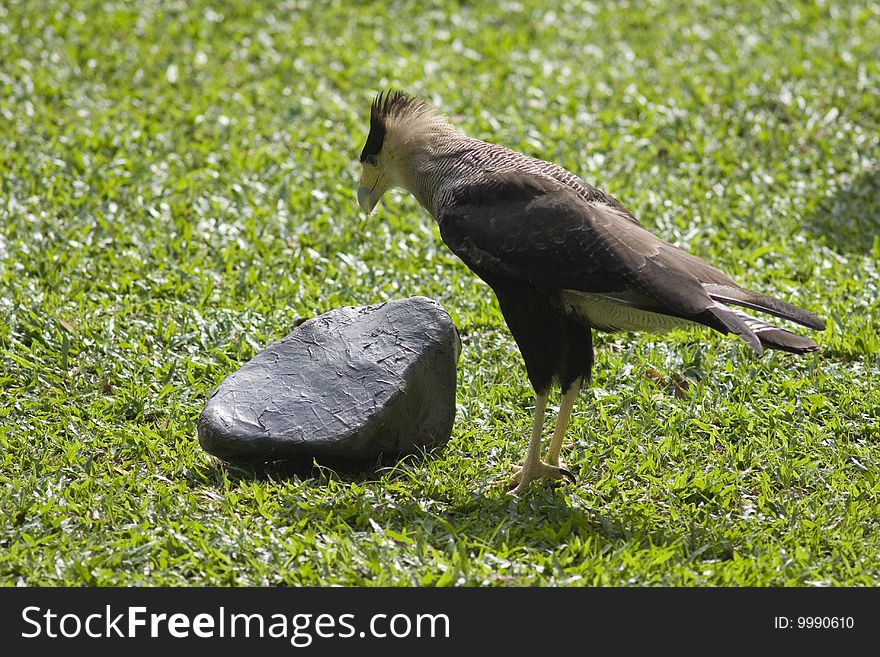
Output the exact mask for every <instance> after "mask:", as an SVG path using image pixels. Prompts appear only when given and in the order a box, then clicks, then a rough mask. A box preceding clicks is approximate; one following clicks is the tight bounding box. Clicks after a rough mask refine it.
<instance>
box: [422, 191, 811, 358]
mask: <svg viewBox="0 0 880 657" xmlns="http://www.w3.org/2000/svg"><path fill="white" fill-rule="evenodd" d="M448 198H450V199H451V200H450V202H448V203H446V204H445V206H444V207H443V208H442V209H441V210H440V212H439V216H438V217H437V220H438V223H439V225H440V234H441V236H442V237H443V241H444V242H446V244H447V245H448V246H449V248H450V249H452V251H453V252H454V253H455V254H456V255H458V256H459V257H460V258H461V259H462V260H463V261H464V262H465V263H466V264H467V265H468V266H469V267H470V268H471V269H472V270H474V272H476V273H477V274H478V275H480V276H481V277H483V278H485V279H487V280H488V279H491V278H492V277H504V278H513V279H517V280H522V281H527V282H530V283H532V284H535V285H539V286H543V287H547V288H549V289H555V290H560V291H567V292H571V291H574V292H581V293H587V296H591V295H597V294H598V295H601V298H603V299H605V300H612V301H615V300H616V302H617V303H619V304H621V305H622V306H627V307H629V308H630V312H629V313H628V314H627V315H626V316H624V315H621V317H620V318H618V319H617V320H616V321H618V322H624V321H625V320H626V319H627V318H628V317H630V316H633V312H632V311H633V310H638V311H646V312H647V313H658V314H661V315H668V316H671V317H675V318H680V319H685V320H691V321H696V322H700V323H703V324H706V325H708V326H711V327H713V328H715V329H717V330H719V331H721V332H724V333H733V334H735V335H737V336H739V337H740V338H742V339H743V340H744V341H746V342H747V343H748V344H749V345H750V346H751V347H752V348H753V349H754V350H755V351H757V352H758V353H761V351H762V350H763V347H762V345H766V346H770V347H774V348H777V349H786V350H788V351H797V352H804V351H812V350H814V349H816V348H818V347H817V346H816V344H815V343H814V342H812V341H811V340H809V339H808V338H805V337H802V336H798V335H796V334H794V333H790V332H788V331H785V330H784V329H777V328H775V327H772V326H771V325H769V324H765V323H763V322H761V321H760V320H756V319H755V318H753V317H751V316H749V315H747V314H745V313H743V312H740V311H738V310H734V309H732V308H730V307H728V304H733V305H738V306H744V307H746V308H751V309H754V310H760V311H764V312H768V313H770V314H773V315H776V316H778V317H782V318H785V319H788V320H791V321H794V322H798V323H800V324H803V325H804V326H808V327H810V328H814V329H820V330H821V329H823V328H824V324H823V322H822V320H820V319H819V318H818V317H816V316H815V315H813V314H812V313H810V312H807V311H806V310H803V309H802V308H798V307H797V306H794V305H792V304H789V303H786V302H784V301H781V300H779V299H774V298H773V297H769V296H767V295H764V294H760V293H757V292H752V291H750V290H745V289H743V288H741V287H740V286H739V285H737V283H736V282H734V281H733V280H732V279H731V278H730V277H728V276H727V275H725V274H724V273H723V272H721V271H719V270H718V269H716V268H715V267H712V266H711V265H708V264H707V263H705V262H703V261H702V260H700V259H699V258H697V257H696V256H693V255H691V254H690V253H687V252H686V251H683V250H682V249H679V248H678V247H676V246H673V245H671V244H669V243H667V242H664V241H663V240H661V239H660V238H658V237H657V236H655V235H653V234H652V233H650V232H648V231H647V230H646V229H645V228H643V227H642V226H641V225H640V224H638V223H636V222H633V221H632V220H630V219H629V218H628V217H627V215H626V214H625V213H622V212H620V211H619V210H618V209H617V208H616V207H615V206H613V205H608V204H604V203H600V202H590V201H587V200H585V199H583V198H582V197H580V196H578V195H577V194H576V193H575V192H574V191H572V190H571V189H569V188H567V187H565V186H564V185H562V184H560V183H558V182H557V181H555V180H552V179H546V178H541V177H539V176H535V175H530V174H521V173H507V174H494V175H492V176H490V177H484V178H483V179H481V181H480V182H478V183H475V182H473V181H470V182H466V183H464V184H460V186H459V187H458V188H457V189H455V190H453V192H452V193H451V194H450V195H449V197H448ZM598 298H599V297H595V298H593V299H592V300H588V301H590V302H595V301H596V299H598ZM594 305H595V304H594ZM638 321H642V320H638ZM667 323H668V322H667ZM661 324H662V322H661ZM601 325H602V324H601V322H599V323H597V326H601ZM648 325H650V324H649V323H647V322H646V326H648ZM771 329H772V330H771Z"/></svg>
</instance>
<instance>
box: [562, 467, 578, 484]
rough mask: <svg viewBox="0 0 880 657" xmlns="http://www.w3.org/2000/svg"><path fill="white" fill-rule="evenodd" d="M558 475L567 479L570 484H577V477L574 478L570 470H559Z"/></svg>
mask: <svg viewBox="0 0 880 657" xmlns="http://www.w3.org/2000/svg"><path fill="white" fill-rule="evenodd" d="M559 474H561V475H562V476H563V477H565V478H566V479H568V480H569V481H570V482H571V483H573V484H576V483H577V477H575V476H574V475H573V474H572V473H571V471H570V470H566V469H565V468H559Z"/></svg>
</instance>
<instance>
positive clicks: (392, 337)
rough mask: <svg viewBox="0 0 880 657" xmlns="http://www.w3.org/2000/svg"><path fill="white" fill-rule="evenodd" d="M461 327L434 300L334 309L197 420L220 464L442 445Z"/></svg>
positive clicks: (271, 353) (242, 375) (245, 370)
mask: <svg viewBox="0 0 880 657" xmlns="http://www.w3.org/2000/svg"><path fill="white" fill-rule="evenodd" d="M459 352H460V343H459V339H458V333H457V331H456V329H455V325H454V324H453V323H452V320H451V319H450V317H449V315H448V314H447V313H446V311H444V310H443V308H442V307H441V306H440V305H439V304H438V303H437V302H436V301H433V300H432V299H427V298H425V297H411V298H409V299H401V300H397V301H389V302H387V303H383V304H378V305H374V306H362V307H345V308H338V309H336V310H332V311H330V312H327V313H325V314H323V315H320V316H318V317H315V318H313V319H310V320H307V321H305V322H303V323H302V324H300V325H299V326H298V327H297V328H296V329H294V330H293V331H292V332H291V333H290V334H289V335H287V336H286V337H285V338H283V339H282V340H280V341H279V342H276V343H274V344H271V345H269V346H268V347H266V348H265V349H264V350H263V351H261V352H260V353H258V354H257V355H256V356H254V358H253V359H252V360H250V361H249V362H248V363H246V364H245V365H243V366H242V367H241V369H239V370H238V371H237V372H234V373H233V374H231V375H229V376H228V377H227V378H226V379H225V380H224V381H223V382H222V383H221V384H220V386H219V387H218V388H217V389H216V390H215V391H214V393H213V394H212V395H211V397H210V399H209V400H208V402H207V404H206V405H205V408H204V410H203V411H202V414H201V416H200V417H199V421H198V435H199V442H200V443H201V445H202V447H203V448H204V449H205V450H206V451H208V452H210V453H211V454H214V455H215V456H218V457H220V458H223V459H227V460H237V459H241V460H249V461H267V460H279V459H303V458H316V459H320V458H324V457H327V458H334V459H335V458H339V459H352V460H366V459H375V458H377V457H379V456H382V455H398V454H404V453H410V452H414V451H418V450H419V449H423V448H425V449H427V448H431V447H435V446H438V445H440V444H443V443H445V442H446V441H447V440H449V436H450V435H451V433H452V423H453V419H454V416H455V385H456V363H457V360H458V354H459Z"/></svg>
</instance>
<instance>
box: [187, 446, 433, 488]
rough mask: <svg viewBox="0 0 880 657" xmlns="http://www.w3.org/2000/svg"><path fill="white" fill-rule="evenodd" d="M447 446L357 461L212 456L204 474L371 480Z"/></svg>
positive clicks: (213, 478)
mask: <svg viewBox="0 0 880 657" xmlns="http://www.w3.org/2000/svg"><path fill="white" fill-rule="evenodd" d="M442 449H443V447H442V446H441V447H437V448H435V449H434V450H432V451H431V452H420V453H417V454H402V455H396V456H395V455H389V456H385V457H382V458H377V459H374V460H369V461H364V460H354V459H342V458H322V459H321V460H320V461H318V460H316V459H313V458H303V459H285V460H279V461H223V460H220V459H216V458H215V459H212V460H211V462H210V463H208V464H206V465H205V468H204V470H203V471H202V472H201V474H202V475H203V476H204V482H203V483H205V482H210V483H213V484H217V483H220V482H221V481H222V479H223V477H222V473H223V472H225V473H226V476H227V477H228V478H229V479H231V480H233V481H242V480H247V481H264V480H267V479H275V480H279V479H280V480H285V479H313V480H318V481H321V480H324V481H329V480H330V479H331V478H335V479H337V480H339V481H358V482H361V481H369V480H373V479H376V478H377V477H379V476H380V475H381V473H382V471H384V470H388V469H389V468H394V467H397V466H398V465H401V464H403V463H408V464H413V465H418V464H419V463H420V462H421V461H423V460H425V459H432V458H437V457H438V456H439V455H440V454H441V453H442Z"/></svg>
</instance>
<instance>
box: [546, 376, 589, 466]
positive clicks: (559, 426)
mask: <svg viewBox="0 0 880 657" xmlns="http://www.w3.org/2000/svg"><path fill="white" fill-rule="evenodd" d="M580 390H581V379H576V380H575V382H574V383H572V384H571V387H570V388H569V389H568V390H566V391H565V392H564V393H562V401H560V402H559V415H558V417H557V418H556V428H555V429H553V438H551V440H550V449H549V450H548V452H547V463H549V464H550V465H555V466H557V467H558V468H561V469H562V470H565V463H563V462H562V461H560V460H559V452H560V451H561V450H562V439H563V438H565V430H566V429H567V428H568V421H569V420H570V419H571V409H572V408H574V402H575V400H576V399H577V396H578V393H579V392H580Z"/></svg>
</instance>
